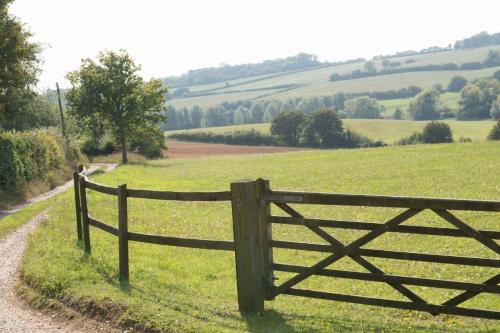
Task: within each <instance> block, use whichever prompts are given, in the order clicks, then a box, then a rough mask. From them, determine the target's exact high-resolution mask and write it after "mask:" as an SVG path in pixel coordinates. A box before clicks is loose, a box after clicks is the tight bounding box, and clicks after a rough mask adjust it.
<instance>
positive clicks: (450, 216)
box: [433, 209, 500, 254]
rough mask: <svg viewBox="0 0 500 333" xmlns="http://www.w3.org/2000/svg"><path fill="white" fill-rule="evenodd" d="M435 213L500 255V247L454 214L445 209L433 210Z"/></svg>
mask: <svg viewBox="0 0 500 333" xmlns="http://www.w3.org/2000/svg"><path fill="white" fill-rule="evenodd" d="M433 211H434V213H436V214H437V215H439V216H440V217H442V218H443V219H445V220H446V221H448V222H449V223H451V224H453V225H454V226H455V227H457V228H458V229H460V230H462V231H463V232H464V233H466V234H467V235H469V236H471V237H473V238H474V239H475V240H477V241H478V242H479V243H481V244H483V245H484V246H486V247H488V248H489V249H491V250H493V251H494V252H495V253H496V254H500V246H498V244H497V243H496V242H495V241H494V240H492V239H490V238H488V237H486V236H485V235H484V234H483V233H481V232H480V231H477V230H476V229H474V228H472V227H470V226H469V225H467V224H466V223H464V222H463V221H461V220H460V219H459V218H457V217H456V216H455V215H453V214H452V213H450V212H448V211H447V210H444V209H433Z"/></svg>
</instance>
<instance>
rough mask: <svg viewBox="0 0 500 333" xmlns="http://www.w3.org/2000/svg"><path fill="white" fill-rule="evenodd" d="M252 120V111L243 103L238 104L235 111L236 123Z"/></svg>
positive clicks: (240, 123) (245, 122) (241, 123)
mask: <svg viewBox="0 0 500 333" xmlns="http://www.w3.org/2000/svg"><path fill="white" fill-rule="evenodd" d="M249 121H250V112H249V111H248V109H247V108H246V107H244V106H243V105H240V106H238V108H237V109H236V111H235V112H234V123H235V124H236V125H243V124H247V123H248V122H249Z"/></svg>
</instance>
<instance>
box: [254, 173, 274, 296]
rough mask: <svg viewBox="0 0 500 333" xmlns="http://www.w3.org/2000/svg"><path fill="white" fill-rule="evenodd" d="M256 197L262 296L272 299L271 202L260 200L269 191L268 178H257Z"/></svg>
mask: <svg viewBox="0 0 500 333" xmlns="http://www.w3.org/2000/svg"><path fill="white" fill-rule="evenodd" d="M256 190H257V199H258V221H259V245H260V252H261V256H262V258H261V265H262V283H263V288H264V297H265V299H266V300H268V301H269V300H272V299H274V297H272V296H271V295H272V288H273V286H274V274H273V270H272V263H273V248H272V247H271V246H270V244H271V239H272V227H271V223H270V221H269V216H270V215H271V204H270V203H269V202H267V201H264V200H262V196H263V195H265V194H267V193H268V192H269V180H267V179H262V178H259V179H257V181H256Z"/></svg>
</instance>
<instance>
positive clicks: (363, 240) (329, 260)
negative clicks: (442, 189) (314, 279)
mask: <svg viewBox="0 0 500 333" xmlns="http://www.w3.org/2000/svg"><path fill="white" fill-rule="evenodd" d="M420 211H421V210H418V209H408V210H406V211H404V212H403V213H401V214H399V215H397V216H396V217H394V218H392V219H390V220H389V221H387V222H386V223H384V224H381V225H380V226H379V227H378V228H376V229H374V230H372V231H370V232H369V233H367V234H366V235H364V236H362V237H360V238H358V239H357V240H355V241H354V242H352V243H350V244H349V245H347V246H344V247H342V249H340V250H339V251H337V252H336V253H334V254H332V255H331V256H328V257H326V258H325V259H323V260H321V261H319V262H318V263H317V264H315V265H313V266H311V267H310V268H309V269H308V270H307V271H305V272H302V273H299V274H297V275H295V276H294V277H292V278H291V279H290V280H288V281H286V282H284V283H282V284H281V285H280V286H278V287H276V288H275V289H274V292H273V293H274V295H276V296H277V295H278V294H279V293H282V292H284V291H285V290H287V289H289V288H291V287H293V286H294V285H296V284H298V283H300V282H301V281H303V280H305V279H306V278H308V277H309V276H311V275H313V274H315V273H317V272H319V271H320V270H322V269H323V268H325V267H327V266H328V265H331V264H333V263H334V262H336V261H338V260H340V259H342V258H343V257H345V256H346V255H349V254H351V253H354V252H355V251H356V250H359V248H360V247H361V246H363V245H365V244H367V243H368V242H370V241H372V240H373V239H375V238H377V237H379V236H380V235H382V234H384V233H385V232H386V231H387V230H389V229H390V228H392V227H394V226H396V225H398V224H401V223H403V222H404V221H406V220H407V219H409V218H411V217H412V216H415V215H416V214H418V213H420Z"/></svg>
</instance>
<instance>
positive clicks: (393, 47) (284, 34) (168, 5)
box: [11, 0, 500, 89]
mask: <svg viewBox="0 0 500 333" xmlns="http://www.w3.org/2000/svg"><path fill="white" fill-rule="evenodd" d="M11 12H12V13H14V14H15V15H16V16H18V17H19V18H20V19H21V20H22V21H23V22H24V23H25V24H26V26H27V27H28V28H29V29H30V30H31V31H32V32H33V33H34V34H35V36H34V40H35V41H38V42H40V43H42V45H43V47H44V52H43V54H42V57H43V60H44V64H43V71H44V72H43V74H42V76H41V77H40V84H39V87H40V88H42V89H43V88H45V87H49V86H50V87H51V88H53V87H54V86H55V82H56V81H58V82H59V83H60V85H61V86H63V87H67V86H68V83H67V81H66V80H65V79H64V76H65V75H66V73H67V72H68V71H71V70H75V69H77V68H78V67H79V65H80V61H81V59H82V58H87V57H95V56H96V55H97V53H98V52H99V51H101V50H104V49H112V50H118V49H121V48H123V49H126V50H127V51H128V52H129V53H130V54H131V55H132V57H133V58H134V59H135V60H136V62H137V63H139V64H141V65H142V68H143V70H142V75H143V76H144V77H145V78H147V79H149V78H151V77H165V76H169V75H179V74H182V73H184V72H186V71H187V70H189V69H195V68H201V67H209V66H218V65H219V64H220V63H228V64H240V63H247V62H259V61H262V60H265V59H274V58H280V57H287V56H291V55H295V54H297V53H299V52H307V53H314V54H316V55H318V56H319V58H320V60H329V61H337V60H346V59H349V58H358V57H365V58H369V57H372V56H374V55H378V54H388V53H394V52H396V51H403V50H408V49H415V50H419V49H422V48H425V47H429V46H434V45H438V46H446V45H448V44H449V43H453V42H454V41H455V40H457V39H462V38H464V37H468V36H470V35H472V34H475V33H478V32H481V31H484V30H486V31H488V32H490V33H494V32H500V20H499V18H498V13H499V12H500V1H492V0H475V1H464V0H454V1H449V0H446V1H445V0H430V1H428V0H418V1H415V0H412V1H405V0H344V1H337V0H335V1H334V0H330V1H328V0H324V1H321V0H307V1H305V0H302V1H294V0H288V1H281V0H279V1H278V0H252V1H239V0H212V1H202V0H179V1H160V0H157V1H153V0H141V1H137V0H85V1H83V0H44V1H41V0H15V2H14V4H13V5H12V8H11Z"/></svg>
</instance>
